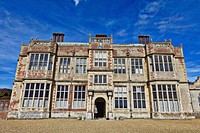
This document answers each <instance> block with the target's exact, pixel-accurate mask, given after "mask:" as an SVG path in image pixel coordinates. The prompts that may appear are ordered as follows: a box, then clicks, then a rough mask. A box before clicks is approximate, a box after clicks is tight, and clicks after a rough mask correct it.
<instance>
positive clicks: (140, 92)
mask: <svg viewBox="0 0 200 133" xmlns="http://www.w3.org/2000/svg"><path fill="white" fill-rule="evenodd" d="M144 87H145V86H132V97H133V108H146V96H145V88H144Z"/></svg>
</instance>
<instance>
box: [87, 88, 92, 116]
mask: <svg viewBox="0 0 200 133" xmlns="http://www.w3.org/2000/svg"><path fill="white" fill-rule="evenodd" d="M88 95H89V104H88V111H87V115H86V118H87V119H92V118H93V116H92V114H93V113H92V96H93V91H89V92H88Z"/></svg>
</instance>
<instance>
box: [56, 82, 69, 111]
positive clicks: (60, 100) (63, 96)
mask: <svg viewBox="0 0 200 133" xmlns="http://www.w3.org/2000/svg"><path fill="white" fill-rule="evenodd" d="M58 95H59V96H58ZM68 98H69V85H57V86H56V99H55V108H68V101H69V100H68ZM58 104H59V106H58Z"/></svg>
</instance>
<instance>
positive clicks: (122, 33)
mask: <svg viewBox="0 0 200 133" xmlns="http://www.w3.org/2000/svg"><path fill="white" fill-rule="evenodd" d="M116 35H118V36H121V37H123V36H126V35H127V32H126V30H125V29H122V30H120V31H118V32H117V33H116Z"/></svg>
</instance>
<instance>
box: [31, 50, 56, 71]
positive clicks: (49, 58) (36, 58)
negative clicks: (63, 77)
mask: <svg viewBox="0 0 200 133" xmlns="http://www.w3.org/2000/svg"><path fill="white" fill-rule="evenodd" d="M52 65H53V55H52V54H50V53H31V54H30V62H29V67H28V70H32V71H34V70H48V71H51V70H52V68H53V66H52Z"/></svg>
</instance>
